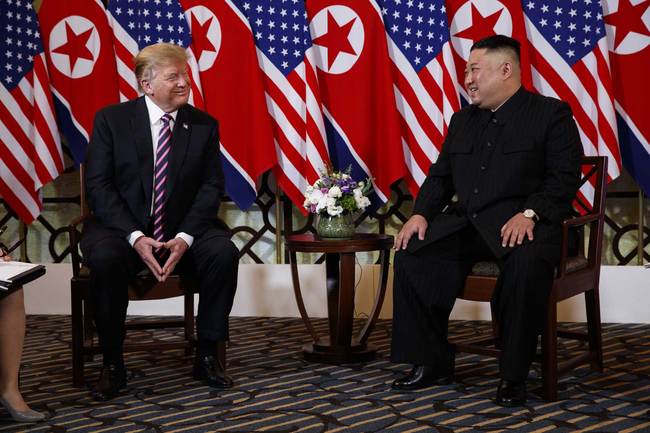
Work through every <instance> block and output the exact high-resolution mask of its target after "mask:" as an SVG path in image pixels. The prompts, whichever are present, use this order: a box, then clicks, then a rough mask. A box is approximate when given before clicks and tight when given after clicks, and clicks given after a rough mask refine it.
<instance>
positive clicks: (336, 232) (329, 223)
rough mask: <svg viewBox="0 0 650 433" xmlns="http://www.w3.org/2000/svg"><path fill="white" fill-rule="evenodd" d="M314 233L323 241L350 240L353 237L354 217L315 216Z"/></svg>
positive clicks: (354, 229)
mask: <svg viewBox="0 0 650 433" xmlns="http://www.w3.org/2000/svg"><path fill="white" fill-rule="evenodd" d="M316 219H317V221H316V233H318V236H320V237H321V238H323V239H350V238H352V237H353V236H354V233H355V231H356V227H355V226H354V219H355V218H354V215H353V214H347V215H339V216H329V215H320V214H319V215H317V216H316Z"/></svg>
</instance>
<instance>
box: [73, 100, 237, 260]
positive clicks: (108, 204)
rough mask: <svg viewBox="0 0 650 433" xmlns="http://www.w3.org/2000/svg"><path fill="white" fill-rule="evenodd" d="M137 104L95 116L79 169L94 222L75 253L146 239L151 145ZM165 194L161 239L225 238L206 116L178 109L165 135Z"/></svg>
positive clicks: (220, 186) (143, 110)
mask: <svg viewBox="0 0 650 433" xmlns="http://www.w3.org/2000/svg"><path fill="white" fill-rule="evenodd" d="M149 125H150V122H149V114H148V112H147V107H146V103H145V100H144V97H140V98H138V99H136V100H133V101H128V102H124V103H121V104H117V105H112V106H109V107H106V108H104V109H102V110H101V111H99V112H98V113H97V115H96V116H95V124H94V127H93V133H92V138H91V140H90V144H89V145H88V150H87V153H86V162H85V170H86V172H85V183H86V196H87V199H88V204H89V206H90V209H91V212H92V214H93V215H94V219H92V220H91V221H90V222H89V223H87V224H86V225H85V226H84V236H83V238H82V249H84V248H89V247H92V245H93V244H94V242H96V241H98V240H100V239H101V238H103V237H105V236H119V237H122V238H125V239H126V237H127V236H128V235H129V234H130V233H132V232H134V231H135V230H141V231H142V232H144V233H146V234H149V235H150V233H148V229H149V219H150V213H151V200H152V190H153V189H152V184H153V145H152V142H151V129H150V126H149ZM172 134H173V135H172V144H171V153H170V159H169V169H168V170H169V172H168V178H167V193H166V197H167V200H166V212H165V217H166V222H165V239H171V238H173V237H174V236H175V235H176V234H177V233H178V232H185V233H187V234H189V235H191V236H194V237H195V238H196V237H200V236H205V235H206V233H207V232H209V233H207V234H208V235H209V236H212V235H222V236H228V235H229V233H228V231H227V230H226V226H225V224H224V223H223V222H221V221H220V220H219V218H218V217H217V212H218V210H219V203H220V199H221V195H222V193H223V191H224V178H223V172H222V169H221V162H220V159H219V129H218V124H217V121H216V120H215V119H214V118H212V117H211V116H209V115H208V114H206V113H204V112H202V111H200V110H197V109H196V108H194V107H192V106H191V105H185V106H183V107H181V108H180V109H179V110H178V114H177V116H176V122H175V124H174V130H173V132H172Z"/></svg>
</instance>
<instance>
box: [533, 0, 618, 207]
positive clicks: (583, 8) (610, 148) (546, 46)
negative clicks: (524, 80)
mask: <svg viewBox="0 0 650 433" xmlns="http://www.w3.org/2000/svg"><path fill="white" fill-rule="evenodd" d="M523 7H524V13H525V15H526V31H527V33H528V40H529V42H530V43H531V45H532V46H533V48H534V52H533V56H532V75H533V84H534V86H535V88H536V89H537V90H538V91H539V92H540V93H542V94H544V95H549V96H554V97H557V98H559V99H562V100H563V101H566V102H568V103H569V104H570V105H571V108H572V110H573V115H574V117H575V119H576V123H577V124H578V130H579V132H580V138H581V140H582V145H583V147H584V153H585V155H606V156H608V168H607V174H608V178H609V179H610V180H611V179H613V178H615V177H617V176H618V175H619V174H620V168H621V157H620V153H619V148H618V137H617V129H616V117H615V112H614V98H613V85H612V77H611V73H610V68H609V57H608V56H609V53H608V47H607V38H606V35H605V26H604V22H603V14H602V9H601V5H600V2H598V1H593V0H571V1H557V0H556V1H532V0H529V1H524V3H523ZM581 191H582V192H583V194H584V195H585V196H586V198H587V199H590V198H591V196H592V194H593V191H592V190H591V189H590V188H589V186H587V188H586V189H585V188H583V189H582V190H581Z"/></svg>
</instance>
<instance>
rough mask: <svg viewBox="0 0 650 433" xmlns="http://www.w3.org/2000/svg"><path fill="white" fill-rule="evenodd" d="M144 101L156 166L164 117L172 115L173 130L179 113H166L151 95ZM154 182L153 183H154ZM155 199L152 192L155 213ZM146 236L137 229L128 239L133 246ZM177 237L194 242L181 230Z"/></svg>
mask: <svg viewBox="0 0 650 433" xmlns="http://www.w3.org/2000/svg"><path fill="white" fill-rule="evenodd" d="M144 101H145V103H146V106H147V111H148V112H149V122H150V124H149V128H150V129H151V142H152V143H153V166H154V167H155V166H156V157H157V155H156V151H157V150H158V137H160V130H161V129H162V126H163V122H162V120H161V119H162V117H163V116H164V115H165V114H169V115H170V116H171V117H172V120H171V121H170V122H169V127H170V128H171V130H172V131H173V130H174V123H175V122H176V116H177V115H178V110H176V111H172V112H171V113H165V112H164V111H163V110H162V109H161V108H160V107H159V106H157V105H156V104H155V103H154V102H153V101H152V100H151V98H149V96H147V95H145V97H144ZM154 182H155V170H154ZM154 182H152V185H153V184H154ZM153 201H154V197H153V194H151V210H150V213H153ZM142 236H144V233H142V232H141V231H140V230H136V231H134V232H133V233H131V234H130V235H129V236H128V238H127V240H128V241H129V243H130V244H131V246H133V245H134V244H135V241H136V240H138V239H139V238H140V237H142ZM176 237H177V238H181V239H183V240H184V241H185V243H186V244H187V246H188V247H191V246H192V242H194V237H193V236H190V235H188V234H187V233H183V232H179V233H178V234H177V235H176Z"/></svg>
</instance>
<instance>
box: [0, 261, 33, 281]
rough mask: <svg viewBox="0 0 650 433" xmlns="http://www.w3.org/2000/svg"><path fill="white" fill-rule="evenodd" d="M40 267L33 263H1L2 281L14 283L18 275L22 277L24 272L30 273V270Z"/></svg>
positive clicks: (0, 279)
mask: <svg viewBox="0 0 650 433" xmlns="http://www.w3.org/2000/svg"><path fill="white" fill-rule="evenodd" d="M38 266H39V265H35V264H33V263H25V262H16V261H9V262H3V261H0V281H7V282H12V281H13V278H14V277H15V276H16V275H20V274H22V273H23V272H25V271H29V270H30V269H33V268H36V267H38Z"/></svg>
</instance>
